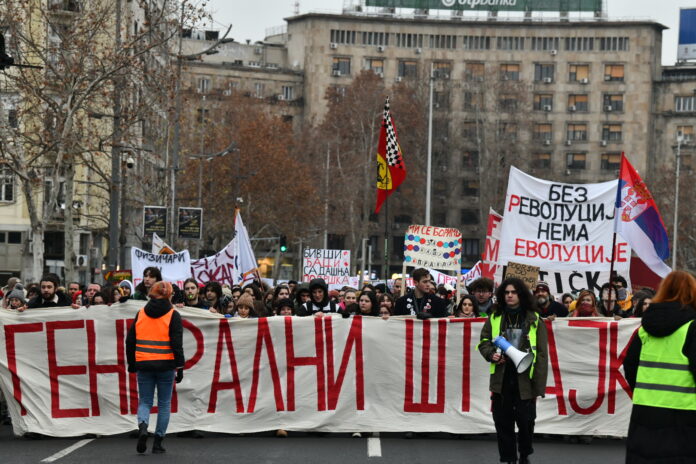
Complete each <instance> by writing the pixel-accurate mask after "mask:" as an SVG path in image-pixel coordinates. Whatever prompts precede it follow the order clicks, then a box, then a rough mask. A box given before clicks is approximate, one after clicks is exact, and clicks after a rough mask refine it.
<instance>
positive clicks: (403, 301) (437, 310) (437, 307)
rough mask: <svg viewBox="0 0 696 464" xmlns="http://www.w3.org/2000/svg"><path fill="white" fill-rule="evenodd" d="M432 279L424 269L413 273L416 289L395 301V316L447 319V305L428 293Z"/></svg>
mask: <svg viewBox="0 0 696 464" xmlns="http://www.w3.org/2000/svg"><path fill="white" fill-rule="evenodd" d="M432 280H433V278H432V276H431V275H430V272H429V271H428V270H427V269H424V268H418V269H416V270H415V271H413V282H414V283H415V285H416V287H415V288H414V289H413V290H410V291H409V292H408V293H406V295H404V296H402V297H401V298H399V299H398V300H396V307H395V309H394V315H395V316H409V315H411V316H416V317H417V318H418V319H430V318H431V317H447V316H448V314H447V304H446V303H445V301H444V300H443V299H441V298H438V297H437V296H435V295H433V294H431V293H430V286H431V282H432Z"/></svg>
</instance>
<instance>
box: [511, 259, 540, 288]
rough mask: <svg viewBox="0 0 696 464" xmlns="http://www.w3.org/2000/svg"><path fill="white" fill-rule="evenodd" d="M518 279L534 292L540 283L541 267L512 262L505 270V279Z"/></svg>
mask: <svg viewBox="0 0 696 464" xmlns="http://www.w3.org/2000/svg"><path fill="white" fill-rule="evenodd" d="M508 277H516V278H518V279H520V280H521V281H522V282H524V283H525V284H526V285H527V287H528V288H529V289H530V290H534V288H535V287H536V284H537V282H538V281H539V267H538V266H530V265H528V264H520V263H514V262H512V261H510V262H509V263H508V264H507V268H506V269H505V278H506V279H507V278H508Z"/></svg>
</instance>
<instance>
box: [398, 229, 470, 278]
mask: <svg viewBox="0 0 696 464" xmlns="http://www.w3.org/2000/svg"><path fill="white" fill-rule="evenodd" d="M461 262H462V233H461V232H460V231H459V230H457V229H450V228H447V227H433V226H421V225H412V226H409V227H408V230H407V231H406V236H405V238H404V265H406V266H409V267H426V268H430V269H448V270H454V271H457V272H461Z"/></svg>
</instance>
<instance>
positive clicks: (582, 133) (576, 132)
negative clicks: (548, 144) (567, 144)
mask: <svg viewBox="0 0 696 464" xmlns="http://www.w3.org/2000/svg"><path fill="white" fill-rule="evenodd" d="M566 139H567V140H573V141H584V140H587V124H586V123H570V124H568V131H567V137H566Z"/></svg>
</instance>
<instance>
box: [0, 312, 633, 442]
mask: <svg viewBox="0 0 696 464" xmlns="http://www.w3.org/2000/svg"><path fill="white" fill-rule="evenodd" d="M141 306H142V302H137V301H129V302H126V303H119V304H118V305H117V306H112V307H111V308H110V309H109V308H108V307H106V306H92V307H90V308H81V309H78V310H72V309H70V308H51V309H37V310H32V309H29V310H27V311H25V312H23V313H16V312H10V311H3V312H1V313H0V388H1V389H2V391H3V393H4V396H5V398H6V399H7V402H8V407H9V411H10V414H11V417H12V426H13V428H14V432H15V433H16V434H23V433H26V432H32V433H40V434H45V435H50V436H78V435H83V434H99V435H110V434H118V433H125V432H130V431H132V430H133V429H135V427H136V413H137V406H138V394H137V380H136V375H135V374H134V373H129V372H128V371H127V366H126V356H125V346H124V345H125V337H126V333H127V332H128V327H129V325H130V324H131V322H132V319H133V317H134V316H135V314H136V312H137V311H138V309H139V308H140V307H141ZM178 311H179V312H180V313H181V315H182V320H183V325H184V334H183V335H184V340H183V341H184V355H185V358H186V364H185V369H186V373H185V375H184V380H183V381H182V382H181V383H180V384H177V385H176V386H175V390H174V395H173V398H172V416H171V422H170V425H169V430H168V431H169V432H170V433H176V432H180V431H184V430H194V429H195V430H203V431H209V432H218V433H219V432H221V431H222V432H225V433H255V432H261V431H265V430H277V429H285V430H302V431H306V430H310V431H311V430H316V431H326V432H354V431H362V432H371V431H374V432H400V431H407V430H408V431H415V432H450V433H492V432H494V431H495V429H494V427H493V420H492V416H491V412H490V391H489V388H488V387H489V385H488V384H489V375H488V371H489V363H487V362H486V361H485V360H484V359H483V358H482V357H481V356H480V354H479V353H478V352H477V351H476V346H477V344H478V343H479V338H480V332H481V327H482V326H483V323H484V319H457V318H444V319H433V320H426V321H420V320H416V319H412V318H394V317H392V318H390V319H389V320H382V319H381V318H373V317H360V316H357V317H353V318H350V319H343V318H341V317H325V318H320V319H317V318H301V317H269V318H258V319H249V320H241V319H236V318H231V319H227V318H224V317H222V316H220V315H219V314H212V313H210V312H208V311H201V310H199V309H196V308H182V309H179V310H178ZM545 324H546V328H547V332H548V335H549V336H548V340H549V349H548V353H549V356H548V363H549V366H548V369H549V375H548V385H547V388H546V396H545V397H544V398H538V399H537V401H536V409H537V420H536V427H535V432H537V433H549V434H562V435H572V436H577V435H603V434H606V433H608V432H607V431H611V432H609V433H611V434H612V435H616V436H622V435H623V436H625V435H626V431H627V428H628V421H629V417H630V412H631V406H632V405H631V399H630V396H629V395H630V393H629V387H628V385H627V383H626V379H625V377H624V374H623V372H622V370H621V359H622V357H623V356H624V355H625V352H626V349H627V345H628V343H629V341H630V339H631V336H632V335H633V333H634V332H635V330H636V329H637V328H638V327H639V326H640V319H624V320H622V321H620V322H617V321H614V320H613V319H606V318H581V319H567V318H557V319H556V320H555V321H553V322H551V321H545ZM428 392H430V393H428ZM150 421H151V422H150V423H151V424H154V423H155V421H156V418H155V416H154V415H153V417H151V419H150Z"/></svg>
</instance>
